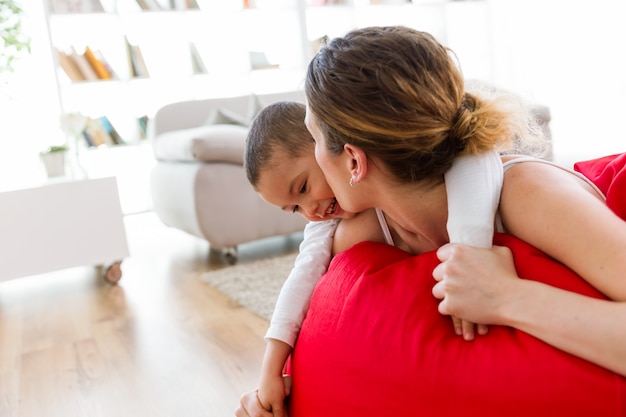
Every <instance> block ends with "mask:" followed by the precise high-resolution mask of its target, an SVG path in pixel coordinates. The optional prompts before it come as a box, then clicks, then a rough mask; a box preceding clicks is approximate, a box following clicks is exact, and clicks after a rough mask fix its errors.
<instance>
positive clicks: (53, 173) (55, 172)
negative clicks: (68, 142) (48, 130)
mask: <svg viewBox="0 0 626 417" xmlns="http://www.w3.org/2000/svg"><path fill="white" fill-rule="evenodd" d="M67 151H68V147H67V146H65V145H58V146H50V147H49V148H48V149H46V150H45V151H43V152H41V153H40V154H39V157H40V158H41V161H42V162H43V165H44V167H45V168H46V173H47V174H48V177H50V178H53V177H62V176H64V175H65V155H67Z"/></svg>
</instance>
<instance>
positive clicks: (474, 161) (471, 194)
mask: <svg viewBox="0 0 626 417" xmlns="http://www.w3.org/2000/svg"><path fill="white" fill-rule="evenodd" d="M444 178H445V182H446V193H447V194H448V223H447V228H448V237H449V238H450V242H451V243H463V244H466V245H471V246H478V247H481V248H490V247H491V246H492V242H493V233H494V221H495V216H496V211H497V210H498V206H499V204H500V192H501V191H502V182H503V178H504V173H503V168H502V160H501V159H500V155H498V153H497V152H495V151H493V152H486V153H482V154H479V155H465V156H460V157H457V158H456V159H455V160H454V162H453V163H452V168H450V169H449V170H448V172H446V173H445V176H444Z"/></svg>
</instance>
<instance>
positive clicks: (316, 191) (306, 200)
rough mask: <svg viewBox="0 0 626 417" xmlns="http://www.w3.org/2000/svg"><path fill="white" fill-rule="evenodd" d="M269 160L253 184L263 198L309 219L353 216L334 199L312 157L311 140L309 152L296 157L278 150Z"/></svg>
mask: <svg viewBox="0 0 626 417" xmlns="http://www.w3.org/2000/svg"><path fill="white" fill-rule="evenodd" d="M274 161H276V162H274ZM272 162H273V163H271V164H270V165H272V166H273V168H270V169H264V170H263V171H262V172H261V176H260V179H259V182H258V187H257V188H258V192H259V194H260V195H261V197H262V198H263V199H264V200H265V201H267V202H268V203H270V204H272V205H274V206H277V207H280V208H281V209H282V210H284V211H291V212H293V213H298V214H300V215H302V216H303V217H304V218H305V219H307V220H309V221H322V220H330V219H334V218H342V219H348V218H351V217H354V213H349V212H345V211H343V209H342V208H341V207H340V206H339V204H338V203H337V200H336V199H335V196H334V194H333V192H332V190H331V189H330V187H329V186H328V183H327V182H326V178H324V174H323V173H322V170H321V169H320V167H319V165H317V162H316V161H315V154H314V144H313V143H311V151H310V152H306V154H305V155H304V156H301V157H299V158H296V159H294V158H290V157H288V156H287V155H286V153H285V152H284V151H282V150H278V151H277V152H276V154H275V155H274V157H273V161H272Z"/></svg>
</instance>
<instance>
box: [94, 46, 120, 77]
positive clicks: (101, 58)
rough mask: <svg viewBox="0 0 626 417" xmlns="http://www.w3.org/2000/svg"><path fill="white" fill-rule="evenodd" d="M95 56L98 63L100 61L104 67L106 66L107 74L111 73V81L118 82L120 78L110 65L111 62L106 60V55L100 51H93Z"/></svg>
mask: <svg viewBox="0 0 626 417" xmlns="http://www.w3.org/2000/svg"><path fill="white" fill-rule="evenodd" d="M93 54H94V55H95V57H96V59H97V60H98V61H100V62H101V63H102V65H104V68H106V70H107V72H108V73H109V76H110V78H109V79H111V80H118V79H119V77H118V75H117V73H116V72H115V70H114V69H113V67H111V64H109V61H107V60H106V58H105V57H104V55H102V52H100V50H98V49H96V50H94V51H93Z"/></svg>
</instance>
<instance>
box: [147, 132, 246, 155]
mask: <svg viewBox="0 0 626 417" xmlns="http://www.w3.org/2000/svg"><path fill="white" fill-rule="evenodd" d="M248 130H249V129H248V128H247V127H245V126H240V125H234V124H217V125H205V126H200V127H194V128H189V129H183V130H175V131H171V132H166V133H163V134H161V135H159V136H158V137H156V138H154V143H153V147H154V156H155V158H156V159H157V160H159V161H182V162H185V161H188V162H189V161H204V162H230V163H234V164H243V152H244V148H245V144H246V136H247V135H248Z"/></svg>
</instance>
